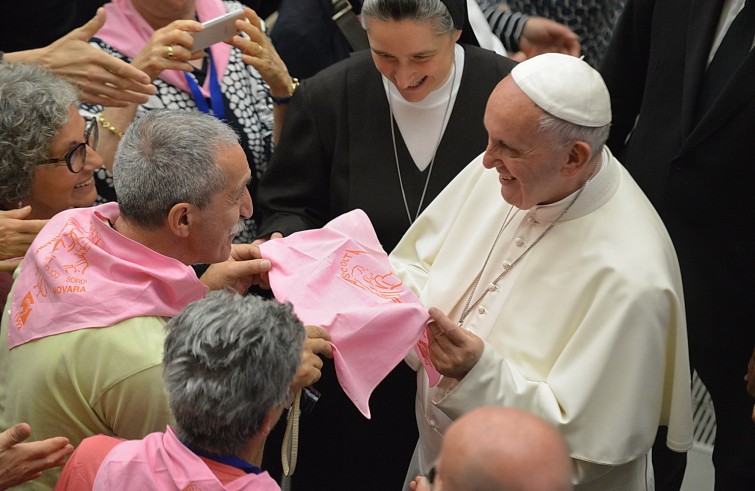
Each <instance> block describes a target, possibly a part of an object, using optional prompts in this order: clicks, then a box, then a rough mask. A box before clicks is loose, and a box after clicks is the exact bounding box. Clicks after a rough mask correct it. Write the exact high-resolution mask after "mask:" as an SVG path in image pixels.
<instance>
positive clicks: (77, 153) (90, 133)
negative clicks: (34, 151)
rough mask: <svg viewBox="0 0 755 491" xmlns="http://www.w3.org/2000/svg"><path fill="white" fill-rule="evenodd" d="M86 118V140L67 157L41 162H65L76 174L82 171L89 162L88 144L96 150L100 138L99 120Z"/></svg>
mask: <svg viewBox="0 0 755 491" xmlns="http://www.w3.org/2000/svg"><path fill="white" fill-rule="evenodd" d="M84 119H85V121H86V126H85V129H84V141H83V142H82V143H79V144H78V145H76V146H75V147H73V148H72V149H71V150H69V151H68V153H67V154H66V155H65V157H62V158H58V159H50V160H46V161H44V162H42V163H40V165H49V164H57V163H59V162H65V163H66V165H67V166H68V170H70V171H71V172H73V173H74V174H76V173H77V172H81V169H83V168H84V166H85V165H86V163H87V145H89V147H90V148H91V149H92V150H96V149H97V141H98V140H99V139H100V130H99V129H98V128H97V121H96V120H95V119H94V118H84Z"/></svg>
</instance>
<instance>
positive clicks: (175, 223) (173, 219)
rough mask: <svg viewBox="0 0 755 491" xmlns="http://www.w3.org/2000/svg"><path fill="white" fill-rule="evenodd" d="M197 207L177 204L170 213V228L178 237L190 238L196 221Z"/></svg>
mask: <svg viewBox="0 0 755 491" xmlns="http://www.w3.org/2000/svg"><path fill="white" fill-rule="evenodd" d="M195 208H196V207H195V206H194V205H191V204H189V203H177V204H175V205H173V207H172V208H171V209H170V211H169V212H168V220H167V224H168V228H169V229H170V231H171V232H172V233H173V235H175V236H176V237H182V238H185V237H188V236H189V232H190V227H191V225H192V221H193V220H194V211H195Z"/></svg>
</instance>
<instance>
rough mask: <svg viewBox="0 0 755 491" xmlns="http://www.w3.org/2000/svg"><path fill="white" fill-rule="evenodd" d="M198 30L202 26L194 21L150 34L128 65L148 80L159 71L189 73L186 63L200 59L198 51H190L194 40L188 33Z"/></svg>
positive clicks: (167, 27) (177, 24)
mask: <svg viewBox="0 0 755 491" xmlns="http://www.w3.org/2000/svg"><path fill="white" fill-rule="evenodd" d="M201 30H202V24H200V23H199V22H197V21H194V20H177V21H173V22H171V23H170V24H168V25H167V26H165V27H163V28H161V29H158V30H156V31H155V32H154V34H152V37H151V38H149V41H148V42H147V45H146V46H144V48H143V49H142V50H141V51H140V52H139V54H137V55H136V56H135V57H134V59H133V61H132V62H131V65H133V66H134V67H136V68H138V69H139V70H141V71H143V72H144V73H146V74H147V75H149V76H150V77H151V79H152V80H154V79H156V78H157V77H158V76H160V73H162V71H163V70H182V71H184V72H191V71H192V70H193V69H194V67H193V66H192V65H191V64H190V63H188V61H189V60H196V59H199V58H202V56H203V53H202V52H201V51H200V52H197V53H194V52H193V49H192V48H193V47H194V37H193V36H192V35H191V33H192V32H199V31H201Z"/></svg>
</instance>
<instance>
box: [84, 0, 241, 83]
mask: <svg viewBox="0 0 755 491" xmlns="http://www.w3.org/2000/svg"><path fill="white" fill-rule="evenodd" d="M196 9H197V18H199V21H200V22H206V21H208V20H211V19H214V18H215V17H218V16H221V15H223V14H225V13H226V12H227V10H226V8H225V5H223V2H222V1H220V0H196ZM105 13H106V17H105V25H104V26H102V29H100V30H99V31H98V32H97V34H96V37H98V38H100V39H102V40H103V41H105V42H106V43H108V44H109V45H110V46H112V47H113V48H115V49H117V50H118V51H120V52H121V53H123V54H124V55H126V56H128V57H129V58H131V59H133V58H134V57H135V56H136V55H137V54H139V52H140V51H141V50H142V49H143V48H144V47H145V46H146V45H147V42H149V39H150V38H151V37H152V34H154V32H155V30H154V29H153V28H152V26H150V25H149V24H147V21H146V20H144V18H143V17H142V16H141V15H140V14H139V12H138V11H137V10H136V8H134V5H133V4H132V3H131V0H112V1H111V2H110V3H107V4H105ZM210 51H211V52H212V61H213V63H214V64H215V72H216V73H217V74H218V80H222V79H223V74H225V70H226V68H227V67H228V60H229V58H230V56H231V46H229V45H227V44H225V43H217V44H213V45H212V47H211V48H210ZM159 78H161V79H162V80H164V81H165V82H167V83H169V84H170V85H172V86H174V87H177V88H179V89H181V90H183V91H184V92H189V85H188V84H187V83H186V78H185V77H184V75H183V72H181V71H179V70H164V71H163V72H162V73H161V74H160V75H159ZM209 84H210V77H206V78H205V81H204V85H203V86H202V87H200V89H201V90H202V94H204V96H205V97H210V85H209Z"/></svg>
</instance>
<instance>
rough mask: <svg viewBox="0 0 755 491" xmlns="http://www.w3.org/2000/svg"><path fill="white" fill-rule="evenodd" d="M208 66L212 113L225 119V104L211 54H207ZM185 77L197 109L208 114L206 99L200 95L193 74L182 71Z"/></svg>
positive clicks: (200, 92)
mask: <svg viewBox="0 0 755 491" xmlns="http://www.w3.org/2000/svg"><path fill="white" fill-rule="evenodd" d="M209 58H210V59H209V60H208V66H209V73H208V74H207V76H208V77H210V104H211V105H212V115H213V116H215V117H216V118H218V119H220V120H224V119H225V106H224V105H223V92H221V90H220V82H218V77H217V74H216V73H215V64H214V63H213V61H212V55H210V56H209ZM183 74H184V77H185V78H186V83H188V84H189V88H190V89H191V95H192V97H194V104H196V105H197V109H199V110H200V111H202V112H203V113H205V114H210V108H209V107H208V106H207V100H206V99H205V98H204V95H202V91H201V90H200V89H199V85H198V84H197V82H196V80H194V76H193V75H190V74H188V73H186V72H183Z"/></svg>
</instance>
